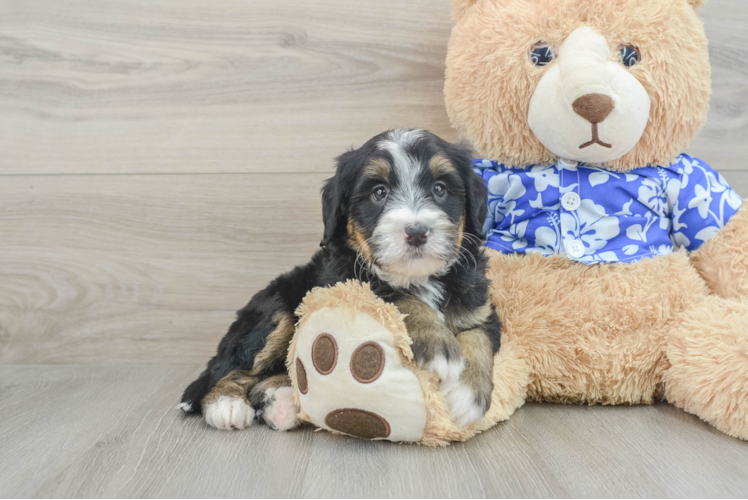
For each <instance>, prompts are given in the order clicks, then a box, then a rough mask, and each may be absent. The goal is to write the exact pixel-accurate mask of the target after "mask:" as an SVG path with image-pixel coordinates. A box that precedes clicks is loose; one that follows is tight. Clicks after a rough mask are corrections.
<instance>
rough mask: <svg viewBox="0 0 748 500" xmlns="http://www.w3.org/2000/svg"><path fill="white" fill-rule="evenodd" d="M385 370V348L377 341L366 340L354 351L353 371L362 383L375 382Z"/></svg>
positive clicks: (352, 359) (354, 376)
mask: <svg viewBox="0 0 748 500" xmlns="http://www.w3.org/2000/svg"><path fill="white" fill-rule="evenodd" d="M382 371H384V349H382V346H380V345H379V344H377V343H376V342H366V343H363V344H361V345H360V346H358V347H357V348H356V350H355V351H353V355H352V356H351V373H352V374H353V378H355V379H356V380H358V381H359V382H361V383H362V384H368V383H371V382H374V381H375V380H376V379H378V378H379V376H380V375H381V374H382Z"/></svg>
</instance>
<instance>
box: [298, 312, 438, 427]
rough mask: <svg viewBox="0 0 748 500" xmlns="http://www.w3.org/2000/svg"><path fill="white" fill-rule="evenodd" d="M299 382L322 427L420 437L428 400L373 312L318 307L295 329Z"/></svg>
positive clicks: (304, 405) (306, 408)
mask: <svg viewBox="0 0 748 500" xmlns="http://www.w3.org/2000/svg"><path fill="white" fill-rule="evenodd" d="M295 353H296V359H295V360H294V365H295V368H296V386H297V388H298V390H299V401H300V403H301V408H302V409H303V410H304V412H305V413H306V415H308V417H309V420H311V422H312V423H314V424H315V425H317V426H318V427H322V428H325V429H327V430H331V431H337V432H342V433H344V434H349V435H351V436H356V437H362V438H368V439H389V440H392V441H420V440H421V438H422V437H423V432H424V429H425V426H426V404H425V400H424V397H423V391H422V389H421V385H420V382H419V381H418V377H416V375H415V373H413V372H412V371H410V370H409V369H407V368H405V367H404V366H403V362H402V359H401V358H400V352H399V351H398V349H397V348H396V347H395V338H394V336H393V334H392V333H391V332H390V331H389V330H387V329H386V328H385V327H384V326H383V325H382V324H380V323H379V322H377V321H376V320H374V319H373V318H372V317H371V316H369V315H367V314H364V313H360V312H356V311H355V310H350V309H346V308H324V309H320V310H318V311H316V312H314V313H312V314H310V315H309V317H308V318H307V319H306V321H305V323H304V326H303V328H301V329H300V330H299V331H298V332H297V343H296V349H295Z"/></svg>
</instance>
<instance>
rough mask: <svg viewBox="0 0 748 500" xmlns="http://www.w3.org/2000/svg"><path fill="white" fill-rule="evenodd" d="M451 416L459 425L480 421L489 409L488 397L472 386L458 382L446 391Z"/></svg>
mask: <svg viewBox="0 0 748 500" xmlns="http://www.w3.org/2000/svg"><path fill="white" fill-rule="evenodd" d="M445 396H446V400H447V407H448V408H449V416H450V417H452V420H454V422H455V423H456V424H457V426H458V427H464V426H466V425H470V424H473V423H475V422H480V421H481V420H483V416H484V415H485V414H486V411H487V410H488V401H489V400H488V399H487V398H486V396H485V395H481V394H479V393H478V392H476V391H475V390H474V389H473V388H471V387H470V386H468V385H466V384H464V383H462V382H458V383H457V384H454V385H453V386H451V387H449V388H448V389H447V391H446V395H445Z"/></svg>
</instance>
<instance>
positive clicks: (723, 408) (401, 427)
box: [287, 0, 748, 446]
mask: <svg viewBox="0 0 748 500" xmlns="http://www.w3.org/2000/svg"><path fill="white" fill-rule="evenodd" d="M702 3H703V0H453V18H454V20H455V26H454V28H453V31H452V35H451V38H450V41H449V48H448V53H447V63H446V81H445V86H444V95H445V103H446V108H447V112H448V115H449V117H450V120H451V122H452V124H453V126H454V127H455V128H456V129H457V130H458V131H459V132H460V134H461V135H462V136H464V137H465V138H466V139H467V140H469V141H470V143H471V144H472V145H473V147H474V148H475V150H476V152H477V153H478V154H477V157H478V158H479V159H476V160H475V161H474V170H475V172H476V175H480V176H481V177H482V178H483V180H484V182H485V184H486V186H487V187H488V192H489V199H488V204H489V210H488V217H487V219H486V223H485V226H484V231H485V233H486V235H487V241H486V249H485V252H486V253H487V254H488V256H489V259H490V265H489V278H490V280H491V298H492V301H493V303H494V305H495V306H496V309H497V312H498V314H499V317H500V318H501V321H502V323H503V331H502V339H501V347H500V350H499V352H498V353H497V354H496V357H495V359H494V377H493V382H494V388H493V393H492V400H491V405H490V407H489V410H488V412H487V413H486V415H485V417H484V418H483V420H482V421H479V422H477V423H474V424H470V425H467V426H458V425H457V424H455V423H454V422H453V421H452V420H451V419H450V417H449V412H448V410H447V407H446V405H445V401H444V396H443V394H442V393H441V392H440V390H439V389H440V386H439V378H438V376H437V375H436V374H435V373H432V372H429V371H428V370H425V369H424V368H422V367H419V366H418V365H417V364H416V363H414V361H413V356H412V352H411V351H410V347H409V339H408V336H407V331H406V329H405V327H404V324H403V322H402V315H401V314H400V313H399V311H398V310H397V309H396V308H395V306H393V305H392V304H387V303H385V302H384V301H382V300H381V299H379V298H377V297H376V296H374V295H373V294H372V293H371V290H370V289H369V288H368V286H367V285H366V284H362V283H358V282H347V283H340V284H338V285H337V286H335V287H332V288H327V289H317V290H314V291H313V292H311V293H310V294H309V295H308V296H307V297H306V298H305V300H304V302H303V303H302V305H301V306H300V308H299V311H298V315H299V317H300V318H301V320H300V322H299V324H298V325H297V329H296V333H295V336H294V339H293V341H292V343H291V348H290V349H289V355H288V360H287V365H288V368H289V373H290V375H291V378H292V381H293V384H294V394H295V401H296V403H297V404H298V405H299V406H300V408H301V417H302V419H303V420H306V421H309V422H311V423H313V424H315V425H317V426H318V427H321V428H324V429H327V430H329V431H332V432H338V433H343V434H349V435H353V436H359V437H364V438H369V439H389V440H392V441H408V442H418V443H422V444H426V445H430V446H439V445H446V444H448V443H449V442H452V441H461V440H465V439H468V438H470V437H472V436H473V435H475V434H476V433H478V432H482V431H484V430H486V429H488V428H490V427H492V426H493V425H495V424H496V423H497V422H499V421H502V420H505V419H507V418H509V417H510V416H511V415H512V413H513V412H514V411H515V410H516V409H517V408H519V407H520V406H522V404H524V402H525V401H538V402H540V401H542V402H554V403H577V404H611V405H613V404H618V405H620V404H647V403H653V402H655V401H658V400H667V401H668V402H669V403H671V404H673V405H675V406H677V407H680V408H682V409H684V410H685V411H687V412H689V413H692V414H694V415H697V416H698V417H700V418H701V419H703V420H705V421H706V422H709V423H710V424H712V425H713V426H715V427H716V428H717V429H719V430H721V431H722V432H725V433H726V434H729V435H731V436H735V437H737V438H741V439H748V213H747V211H748V208H746V207H745V206H743V200H742V199H741V198H740V196H738V195H737V193H735V191H734V190H733V189H731V188H730V186H729V185H728V183H727V182H726V181H725V179H724V178H723V177H722V176H721V175H720V174H719V173H718V172H717V171H716V170H715V169H714V168H712V167H711V166H709V165H708V164H707V163H706V162H705V161H702V160H700V159H697V158H693V157H690V156H688V155H686V154H684V150H685V149H686V147H687V146H688V145H689V143H690V141H691V140H692V139H693V138H694V137H695V136H696V135H697V133H698V132H699V131H700V129H701V128H702V126H703V125H704V123H705V120H706V115H707V110H708V106H709V96H710V92H711V86H710V65H709V58H708V52H707V39H706V36H705V33H704V29H703V25H702V23H701V22H700V20H699V18H698V15H697V9H698V7H699V6H700V4H702Z"/></svg>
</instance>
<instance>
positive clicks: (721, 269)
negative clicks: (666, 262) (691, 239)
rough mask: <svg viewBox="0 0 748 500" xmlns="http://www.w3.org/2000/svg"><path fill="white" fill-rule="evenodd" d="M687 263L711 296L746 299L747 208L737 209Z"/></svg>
mask: <svg viewBox="0 0 748 500" xmlns="http://www.w3.org/2000/svg"><path fill="white" fill-rule="evenodd" d="M691 262H692V263H693V265H694V267H695V268H696V269H697V270H698V271H699V273H700V274H701V276H702V277H703V278H704V280H705V281H706V283H707V285H708V286H709V289H710V290H711V291H712V293H714V294H716V295H719V296H721V297H741V296H748V206H746V205H745V204H744V205H743V206H741V207H740V209H739V210H738V212H737V213H736V214H735V215H734V216H733V217H732V218H731V219H730V220H729V221H728V222H727V224H725V227H723V228H722V229H721V230H720V231H719V232H718V233H717V234H716V235H715V236H714V238H712V239H711V240H709V241H707V242H706V243H704V244H703V245H702V246H701V247H700V248H699V249H698V250H695V251H693V252H692V253H691Z"/></svg>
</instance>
